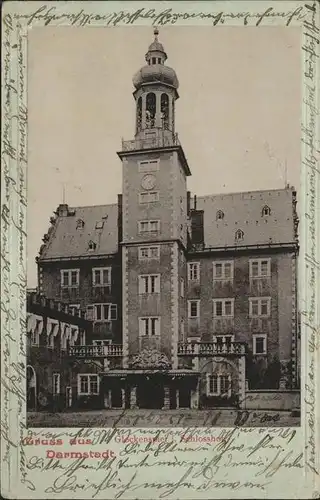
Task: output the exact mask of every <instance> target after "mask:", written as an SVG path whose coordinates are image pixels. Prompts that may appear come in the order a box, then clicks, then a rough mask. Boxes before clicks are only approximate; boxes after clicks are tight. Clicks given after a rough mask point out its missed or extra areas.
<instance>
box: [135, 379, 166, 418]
mask: <svg viewBox="0 0 320 500" xmlns="http://www.w3.org/2000/svg"><path fill="white" fill-rule="evenodd" d="M137 405H138V407H139V408H146V409H149V410H152V409H161V408H163V405H164V388H163V385H162V384H159V383H158V382H155V381H154V380H152V379H149V380H144V381H142V382H140V383H139V385H138V387H137Z"/></svg>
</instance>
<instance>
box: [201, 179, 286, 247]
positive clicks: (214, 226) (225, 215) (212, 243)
mask: <svg viewBox="0 0 320 500" xmlns="http://www.w3.org/2000/svg"><path fill="white" fill-rule="evenodd" d="M293 192H294V188H286V189H275V190H266V191H249V192H242V193H230V194H217V195H209V196H201V197H197V210H204V242H205V246H206V247H225V246H235V245H261V244H270V243H292V242H294V241H295V233H294V213H295V210H294V209H293V194H292V193H293ZM264 208H266V209H267V208H269V209H270V215H264V214H263V209H264ZM219 212H221V213H222V214H221V213H219ZM221 215H222V218H219V216H220V217H221ZM238 230H240V231H243V239H242V240H236V238H235V235H236V232H237V231H238Z"/></svg>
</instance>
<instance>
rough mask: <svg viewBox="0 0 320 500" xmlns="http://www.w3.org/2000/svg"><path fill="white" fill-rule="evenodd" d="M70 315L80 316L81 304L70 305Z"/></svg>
mask: <svg viewBox="0 0 320 500" xmlns="http://www.w3.org/2000/svg"><path fill="white" fill-rule="evenodd" d="M68 307H69V313H70V314H72V315H73V316H80V304H69V306H68Z"/></svg>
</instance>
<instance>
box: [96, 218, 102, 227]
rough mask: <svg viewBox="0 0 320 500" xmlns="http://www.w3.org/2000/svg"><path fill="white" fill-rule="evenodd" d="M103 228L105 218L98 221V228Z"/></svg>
mask: <svg viewBox="0 0 320 500" xmlns="http://www.w3.org/2000/svg"><path fill="white" fill-rule="evenodd" d="M102 228H103V220H98V221H97V222H96V229H102Z"/></svg>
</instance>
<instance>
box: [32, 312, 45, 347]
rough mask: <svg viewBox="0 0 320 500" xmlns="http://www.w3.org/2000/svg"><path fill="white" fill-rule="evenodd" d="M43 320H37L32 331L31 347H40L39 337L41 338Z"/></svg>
mask: <svg viewBox="0 0 320 500" xmlns="http://www.w3.org/2000/svg"><path fill="white" fill-rule="evenodd" d="M42 321H43V320H39V319H36V321H35V326H34V328H33V329H32V330H31V345H33V346H39V337H40V325H41V324H42Z"/></svg>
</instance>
